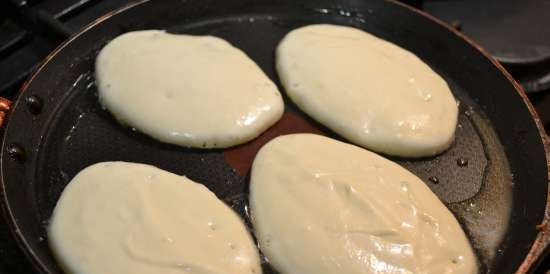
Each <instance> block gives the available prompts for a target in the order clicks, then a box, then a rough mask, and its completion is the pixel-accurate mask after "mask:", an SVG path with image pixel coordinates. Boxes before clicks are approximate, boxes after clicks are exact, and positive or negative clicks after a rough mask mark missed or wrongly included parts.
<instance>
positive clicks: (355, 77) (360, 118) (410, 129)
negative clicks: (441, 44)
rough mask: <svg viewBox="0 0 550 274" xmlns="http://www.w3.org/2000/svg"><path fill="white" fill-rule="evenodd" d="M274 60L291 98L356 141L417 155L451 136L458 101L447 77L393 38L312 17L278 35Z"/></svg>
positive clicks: (434, 148) (432, 149)
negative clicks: (305, 23)
mask: <svg viewBox="0 0 550 274" xmlns="http://www.w3.org/2000/svg"><path fill="white" fill-rule="evenodd" d="M276 62H277V71H278V73H279V77H280V79H281V82H282V84H283V86H284V87H285V90H286V92H287V93H288V95H289V96H290V98H291V99H292V100H293V101H294V102H295V103H296V104H297V105H298V106H299V107H300V108H301V109H302V110H304V111H305V112H306V113H307V114H309V115H310V116H311V117H313V118H314V119H315V120H317V121H319V122H320V123H322V124H324V125H325V126H327V127H329V128H330V129H332V130H334V131H335V132H336V133H338V134H340V135H342V136H343V137H345V138H347V139H348V140H350V141H352V142H354V143H356V144H358V145H361V146H363V147H366V148H368V149H371V150H374V151H378V152H382V153H387V154H392V155H398V156H406V157H422V156H431V155H434V154H437V153H440V152H442V151H444V150H445V149H447V148H448V147H449V146H450V145H451V143H452V141H453V139H454V137H453V136H454V132H455V127H456V123H457V115H458V108H457V103H456V101H455V99H454V97H453V95H452V94H451V91H450V89H449V87H448V86H447V83H446V82H445V80H443V78H441V77H440V76H439V75H438V74H437V73H435V72H434V71H433V70H432V69H431V68H430V67H429V66H428V65H426V64H425V63H424V62H422V60H420V59H419V58H418V57H416V56H415V55H414V54H412V53H411V52H409V51H407V50H405V49H402V48H400V47H398V46H397V45H395V44H392V43H390V42H388V41H385V40H382V39H379V38H377V37H375V36H373V35H371V34H369V33H367V32H364V31H362V30H359V29H355V28H351V27H344V26H335V25H310V26H306V27H302V28H298V29H296V30H293V31H291V32H290V33H289V34H288V35H287V36H286V37H285V38H284V39H283V41H282V42H281V43H280V45H279V46H278V48H277V52H276Z"/></svg>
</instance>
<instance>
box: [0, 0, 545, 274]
mask: <svg viewBox="0 0 550 274" xmlns="http://www.w3.org/2000/svg"><path fill="white" fill-rule="evenodd" d="M312 23H333V24H341V25H349V26H354V27H357V28H360V29H364V30H366V31H369V32H371V33H373V34H374V35H377V36H379V37H381V38H383V39H386V40H389V41H391V42H393V43H395V44H397V45H400V46H401V47H403V48H405V49H408V50H410V51H412V52H413V53H415V54H416V55H418V56H419V57H420V58H421V59H422V60H424V61H425V62H426V63H428V64H429V65H430V66H431V67H432V68H433V69H434V70H435V71H436V72H438V73H439V74H440V75H442V76H443V77H444V78H445V79H446V80H447V82H448V83H449V85H450V87H451V90H452V91H453V93H454V95H455V97H456V98H457V100H458V101H459V102H460V118H459V124H458V127H457V132H456V139H455V142H454V144H453V146H452V147H451V148H450V149H449V150H448V151H447V152H445V153H443V154H441V155H439V156H436V157H432V158H424V159H417V160H407V159H399V158H394V157H389V158H390V159H392V160H394V161H397V162H399V163H400V164H402V165H403V166H404V167H406V168H408V169H409V170H411V171H412V172H413V173H415V174H417V175H418V176H419V177H420V178H421V179H423V180H424V181H425V182H426V184H428V185H429V186H430V188H431V189H432V190H433V191H434V192H435V193H436V194H437V195H438V196H439V198H440V199H441V200H442V201H443V202H444V203H445V204H446V205H447V206H448V207H449V208H450V210H451V211H452V212H453V213H454V214H455V216H456V217H457V219H458V220H459V222H460V223H461V225H462V226H463V228H464V230H465V231H466V233H467V235H468V237H469V239H470V241H471V243H472V246H473V247H474V249H475V252H476V254H477V257H478V260H479V268H480V270H481V272H482V273H498V274H503V273H528V272H530V271H531V270H532V269H533V268H534V266H535V265H536V264H537V262H538V259H539V258H540V257H541V256H543V255H544V253H546V252H545V250H546V246H547V245H548V243H549V236H548V235H549V233H550V228H549V227H548V226H547V225H546V224H547V221H548V219H549V216H548V210H547V208H548V168H547V160H546V159H547V157H546V153H547V151H548V149H547V147H546V141H545V140H546V139H545V137H546V135H545V134H544V133H543V129H542V126H541V124H540V122H539V120H538V118H537V116H536V114H535V112H534V110H533V107H532V106H531V105H530V104H529V102H528V101H527V99H526V97H525V94H524V93H523V91H522V89H521V88H520V87H519V86H518V84H517V83H516V82H514V80H512V78H511V77H510V76H509V74H508V73H507V72H506V71H504V69H503V68H502V67H501V66H500V65H499V64H498V63H496V62H495V61H494V60H492V59H491V58H490V57H488V55H487V54H486V53H485V52H484V51H483V50H482V49H480V48H479V47H478V46H476V45H475V44H474V43H472V42H471V41H469V40H468V39H467V38H466V37H464V36H463V35H461V34H460V33H458V32H456V31H454V30H452V29H450V28H448V27H447V26H446V25H444V24H442V23H441V22H439V21H437V20H436V19H434V18H432V17H430V16H428V15H427V14H424V13H422V12H420V11H417V10H414V9H412V8H409V7H407V6H404V5H402V4H399V3H397V2H393V1H357V0H311V1H300V2H299V3H298V2H296V1H293V0H260V1H259V0H238V1H237V0H225V1H214V0H183V1H182V0H165V1H143V2H140V3H136V4H132V5H130V6H127V7H125V8H123V9H121V10H118V11H115V12H112V13H110V14H107V15H105V16H104V17H102V18H100V19H98V20H97V21H96V22H94V23H93V24H91V25H90V26H88V27H87V28H85V29H84V30H83V31H81V32H80V33H78V34H76V35H75V36H73V37H72V38H71V39H69V41H67V42H66V43H65V44H63V45H62V46H60V47H59V48H58V49H57V50H55V51H54V52H53V53H52V54H51V55H50V56H49V57H48V58H47V59H46V60H45V61H44V63H43V64H42V65H41V66H40V68H39V69H38V70H37V72H36V73H35V74H34V75H33V76H32V77H31V78H30V79H29V80H28V81H27V83H26V84H25V85H24V86H23V88H22V90H21V92H20V93H19V95H18V97H17V99H16V100H15V101H14V102H13V104H11V109H10V110H9V111H8V109H9V108H10V102H8V101H7V100H0V110H3V111H4V112H6V113H7V115H6V117H4V115H2V116H1V117H0V118H5V121H4V126H3V131H4V132H3V143H2V150H1V152H2V153H1V158H0V160H1V162H0V169H1V185H2V194H3V195H2V203H3V210H4V213H5V215H6V217H7V219H8V222H9V224H10V226H11V229H12V230H13V232H14V236H15V237H16V239H17V240H18V242H19V244H20V245H21V248H22V249H23V250H24V251H25V253H26V255H28V257H29V258H30V261H31V262H32V263H33V265H34V266H35V267H36V269H37V270H38V271H39V272H40V273H48V274H54V273H61V271H60V269H59V267H58V266H57V264H56V263H55V261H54V260H53V258H52V255H51V252H50V250H49V248H48V244H47V239H46V237H47V235H46V226H47V224H48V219H49V217H50V215H51V213H52V210H53V207H54V205H55V203H56V202H57V199H58V198H59V195H60V193H61V191H62V190H63V188H64V187H65V186H66V184H67V183H68V182H69V181H70V179H71V178H72V177H73V176H74V175H75V174H76V173H77V172H78V171H80V170H81V169H83V168H84V167H86V166H89V165H90V164H93V163H96V162H100V161H115V160H121V161H131V162H141V163H147V164H152V165H155V166H158V167H160V168H162V169H165V170H168V171H171V172H174V173H177V174H182V175H185V176H187V177H189V178H190V179H192V180H195V181H199V182H201V183H203V184H205V185H206V186H207V187H208V188H209V189H211V190H212V191H213V192H215V193H216V195H218V197H219V198H220V199H223V200H224V201H226V202H227V203H228V204H229V205H230V206H231V207H232V208H234V209H235V211H237V212H238V213H239V214H241V216H242V217H243V218H244V219H245V221H246V222H247V224H248V226H249V228H250V229H253V228H252V227H251V226H250V222H249V219H248V218H249V217H248V214H247V189H248V185H247V184H248V177H247V176H248V175H247V174H248V170H249V168H250V164H251V161H252V159H253V157H254V155H255V153H256V151H257V150H258V149H259V147H260V146H261V145H262V144H264V143H265V142H267V141H268V140H270V139H271V138H273V137H275V136H277V135H281V134H286V133H293V132H316V133H319V134H324V135H328V136H331V137H333V138H337V139H342V138H341V137H339V136H338V135H337V134H335V133H333V132H331V131H330V130H328V129H327V128H325V127H323V126H322V125H319V124H317V123H316V122H315V121H313V120H311V119H310V118H308V117H307V116H306V115H305V114H304V113H302V112H301V111H300V110H299V109H298V108H296V106H294V105H293V104H292V102H291V101H290V100H288V98H286V97H285V98H284V99H285V104H286V109H285V114H284V116H283V119H282V120H281V121H279V122H278V123H277V124H276V125H274V126H273V127H272V128H270V129H269V130H268V131H267V132H265V133H263V134H262V135H261V136H260V137H259V138H257V139H255V140H254V141H252V142H249V143H247V144H244V145H241V146H237V147H234V148H231V149H225V150H221V149H212V150H199V149H187V148H181V147H177V146H173V145H168V144H163V143H160V142H158V141H155V140H153V139H151V138H149V137H147V136H145V135H143V134H141V133H139V132H136V131H132V130H131V129H129V128H125V127H123V126H121V125H119V124H118V123H117V122H116V120H115V119H114V118H113V117H112V116H111V115H110V114H109V113H108V112H107V111H106V110H104V109H102V108H101V106H100V105H99V104H98V100H97V90H96V87H95V84H94V78H93V71H92V70H93V64H94V59H95V56H96V55H97V53H98V51H99V50H100V49H101V48H102V47H103V46H104V45H105V44H106V43H107V42H108V41H109V40H111V39H113V38H114V37H116V36H117V35H120V34H122V33H124V32H127V31H132V30H138V29H166V30H168V31H169V32H173V33H187V34H202V35H204V34H209V35H215V36H219V37H222V38H225V39H227V40H228V41H230V42H231V43H232V44H234V45H235V46H237V47H239V48H241V49H242V50H244V51H245V52H246V53H247V54H248V55H249V56H250V57H251V58H252V59H253V60H255V61H256V62H257V63H258V64H259V65H260V67H261V68H262V69H263V70H264V71H265V72H266V74H267V75H268V76H269V77H270V78H271V79H273V80H274V81H275V82H276V83H277V84H279V82H278V79H277V75H276V73H275V72H274V64H273V63H274V49H275V47H276V45H277V43H278V42H279V41H280V40H281V38H282V37H283V36H284V35H285V34H286V33H287V32H289V31H290V30H292V29H294V28H296V27H299V26H302V25H307V24H312ZM212 77H215V75H212ZM279 87H280V86H279ZM280 88H281V87H280ZM281 90H283V89H282V88H281ZM149 96H151V97H153V96H156V95H155V93H154V91H152V92H151V94H150V95H149ZM237 99H238V98H237ZM143 111H148V110H147V109H144V110H143ZM188 115H194V114H193V113H189V114H188ZM3 120H4V119H3ZM328 206H330V205H328ZM263 268H264V273H266V274H269V273H276V272H275V271H274V270H273V269H272V268H271V267H270V266H269V264H267V263H265V262H264V264H263Z"/></svg>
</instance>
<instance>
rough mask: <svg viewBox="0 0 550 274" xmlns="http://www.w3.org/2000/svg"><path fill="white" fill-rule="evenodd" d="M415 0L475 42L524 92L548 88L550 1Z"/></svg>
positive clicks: (549, 86) (549, 72) (549, 69)
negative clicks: (511, 76) (504, 69)
mask: <svg viewBox="0 0 550 274" xmlns="http://www.w3.org/2000/svg"><path fill="white" fill-rule="evenodd" d="M414 2H417V3H418V4H417V5H420V6H421V8H422V9H423V10H425V11H426V12H428V13H430V14H432V15H435V16H436V17H439V18H440V19H443V20H444V21H446V22H448V23H451V24H452V25H454V26H456V27H459V28H460V30H461V31H462V32H463V33H464V34H466V35H467V36H469V37H471V38H472V39H473V40H474V41H476V42H478V43H479V44H480V45H481V46H482V47H483V48H485V49H486V50H487V51H489V53H491V55H493V57H495V58H496V59H497V60H498V61H500V62H501V63H502V64H503V65H504V66H505V67H506V68H507V69H508V70H509V71H510V72H511V73H512V74H513V75H514V77H515V78H516V79H517V80H518V81H519V82H520V83H521V84H522V85H523V87H524V88H525V91H526V92H528V93H532V92H538V91H543V90H550V27H548V26H550V12H549V11H550V1H548V0H507V1H502V0H483V1H479V0H454V1H441V0H425V1H422V2H421V3H420V2H419V1H414Z"/></svg>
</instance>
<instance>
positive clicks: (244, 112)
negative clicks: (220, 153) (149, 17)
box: [95, 30, 284, 148]
mask: <svg viewBox="0 0 550 274" xmlns="http://www.w3.org/2000/svg"><path fill="white" fill-rule="evenodd" d="M95 67H96V72H95V73H96V78H97V85H98V89H99V99H100V102H101V103H102V104H103V105H104V106H105V107H106V108H107V109H108V110H109V111H110V112H112V113H113V114H114V116H115V117H116V118H117V119H118V120H119V121H120V122H121V123H123V124H127V125H129V126H131V127H134V128H136V129H138V130H139V131H141V132H143V133H145V134H147V135H150V136H152V137H154V138H156V139H158V140H160V141H162V142H166V143H172V144H177V145H181V146H184V147H199V148H216V147H221V148H223V147H229V146H233V145H237V144H241V143H244V142H247V141H249V140H251V139H253V138H255V137H256V136H258V135H259V134H260V133H262V132H263V131H264V130H266V129H267V128H268V127H270V126H271V125H273V124H274V123H275V122H276V121H277V120H279V118H280V117H281V115H282V112H283V108H284V106H283V101H282V99H281V95H280V93H279V91H278V89H277V86H276V85H275V84H274V83H273V82H272V81H271V80H270V79H269V78H268V77H267V76H266V75H265V74H264V73H263V71H262V70H261V69H260V68H259V67H258V65H256V63H254V61H252V60H251V59H250V58H248V56H246V54H244V53H243V52H242V51H241V50H239V49H237V48H235V47H233V46H232V45H231V44H229V43H228V42H227V41H225V40H223V39H220V38H217V37H212V36H192V35H174V34H169V33H166V32H164V31H160V30H146V31H135V32H129V33H126V34H123V35H121V36H119V37H117V38H115V39H114V40H113V41H111V42H110V43H109V44H107V45H106V46H105V47H104V48H103V49H102V50H101V52H100V53H99V55H98V57H97V60H96V66H95Z"/></svg>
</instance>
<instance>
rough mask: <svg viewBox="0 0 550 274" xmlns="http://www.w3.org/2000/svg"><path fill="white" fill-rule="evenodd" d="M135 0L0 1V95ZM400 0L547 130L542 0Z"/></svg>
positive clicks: (0, 261)
mask: <svg viewBox="0 0 550 274" xmlns="http://www.w3.org/2000/svg"><path fill="white" fill-rule="evenodd" d="M134 1H135V0H3V1H0V96H2V97H6V98H9V99H12V98H13V96H14V95H15V94H16V93H17V91H18V89H19V88H20V87H21V85H22V83H23V82H24V81H25V79H26V78H27V77H28V75H29V74H30V73H31V72H32V70H33V69H34V68H35V67H36V66H37V64H38V63H39V62H40V61H41V60H42V59H43V58H44V57H46V55H47V54H48V53H49V52H50V51H51V50H53V49H54V48H55V47H56V46H57V45H59V44H60V43H61V42H62V41H64V40H65V39H66V38H67V37H69V36H70V35H71V34H73V33H75V32H76V31H78V30H79V29H81V28H82V27H84V26H85V25H87V24H89V23H90V22H92V21H93V20H94V19H96V18H98V17H100V16H101V15H103V14H106V13H107V12H109V11H112V10H114V9H117V8H119V7H122V6H124V5H126V4H128V3H130V2H134ZM401 1H403V2H407V3H408V4H410V5H413V6H416V7H418V8H421V9H423V10H425V11H427V12H429V13H431V14H433V15H435V16H436V17H439V18H440V19H442V20H444V21H447V22H448V23H449V24H451V25H452V26H454V27H455V28H457V29H459V30H461V31H462V32H463V33H465V34H466V35H468V36H469V37H471V38H472V39H473V40H475V41H478V42H479V43H480V44H481V45H482V46H483V47H484V48H486V49H487V50H488V51H489V52H490V53H491V54H492V55H493V57H495V58H496V59H497V60H499V61H500V62H501V63H503V65H504V66H505V67H506V68H507V69H508V70H509V71H510V72H511V73H512V75H513V76H514V77H515V78H516V79H517V80H518V81H519V82H520V83H521V84H522V85H523V86H524V88H525V90H526V91H527V92H528V94H529V98H530V99H531V102H532V103H533V104H534V105H535V108H536V109H537V112H538V113H539V115H540V116H541V118H542V121H543V123H544V125H545V128H546V129H547V130H548V129H550V28H549V27H548V26H550V16H548V15H550V14H548V10H550V1H549V0H506V1H503V0H483V1H479V0H453V1H443V0H424V1H422V0H401ZM549 269H550V258H548V259H546V260H545V261H544V262H543V264H542V265H541V267H539V269H538V270H537V271H536V272H535V273H537V274H543V273H546V274H548V273H550V271H548V270H549ZM547 271H548V272H547ZM23 273H25V274H31V273H35V272H34V270H33V269H32V267H31V266H30V264H29V262H28V260H27V259H26V257H25V256H24V255H23V254H22V252H21V251H20V250H19V247H18V246H17V244H16V243H15V240H14V239H13V238H12V236H11V233H10V231H9V229H8V227H7V224H6V223H5V220H4V219H3V218H0V274H23Z"/></svg>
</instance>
